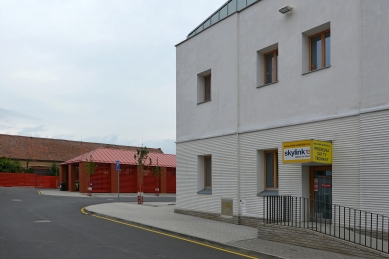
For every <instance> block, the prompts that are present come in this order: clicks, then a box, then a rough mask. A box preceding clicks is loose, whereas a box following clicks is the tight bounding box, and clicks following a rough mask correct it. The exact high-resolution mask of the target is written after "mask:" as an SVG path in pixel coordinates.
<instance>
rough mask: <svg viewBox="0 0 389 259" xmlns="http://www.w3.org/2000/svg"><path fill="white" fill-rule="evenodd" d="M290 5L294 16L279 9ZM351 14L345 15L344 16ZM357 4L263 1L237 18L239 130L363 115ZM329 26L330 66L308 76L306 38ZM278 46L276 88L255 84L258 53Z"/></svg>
mask: <svg viewBox="0 0 389 259" xmlns="http://www.w3.org/2000/svg"><path fill="white" fill-rule="evenodd" d="M287 4H289V5H292V6H293V7H294V10H293V11H292V12H291V13H290V14H285V15H282V14H280V13H279V12H278V9H279V8H280V7H282V6H284V5H287ZM345 10H347V11H345ZM359 13H360V12H359V4H358V2H356V1H353V0H345V1H338V0H328V1H306V0H296V1H293V3H291V2H290V1H269V0H263V1H260V2H258V3H257V4H255V5H253V6H252V7H250V8H248V9H247V10H245V11H243V12H241V13H239V35H238V36H239V72H240V74H239V131H240V132H242V131H248V130H256V129H264V128H270V127H275V126H282V125H290V124H296V123H301V122H307V121H313V120H318V119H323V118H328V117H336V116H342V115H346V114H350V113H357V112H358V111H359V85H360V84H359V78H360V76H359V64H360V48H359V45H358V41H359V38H360V26H359V25H360V22H359V20H360V17H359ZM326 23H330V29H331V66H330V67H329V68H327V69H322V70H319V71H316V72H312V73H308V74H305V75H303V73H306V72H307V70H308V68H307V67H306V68H305V67H304V66H307V65H308V64H307V62H306V60H305V59H307V60H308V44H307V42H304V41H308V38H307V37H306V35H304V34H303V33H305V32H307V31H309V30H311V29H313V28H315V27H318V26H321V25H323V24H326ZM273 44H278V51H279V52H278V53H279V54H278V81H279V82H278V83H276V84H271V85H267V86H264V87H260V88H257V87H258V86H260V85H263V84H264V82H263V81H262V82H257V76H256V74H257V73H263V67H258V65H257V59H258V58H259V59H263V55H262V54H259V55H257V52H258V51H261V50H262V49H265V48H267V47H269V46H271V45H273Z"/></svg>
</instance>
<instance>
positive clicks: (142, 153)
mask: <svg viewBox="0 0 389 259" xmlns="http://www.w3.org/2000/svg"><path fill="white" fill-rule="evenodd" d="M134 159H135V160H136V162H137V166H138V174H139V185H140V187H141V188H143V174H144V167H145V166H146V167H147V169H148V167H149V166H151V163H152V160H151V157H149V151H148V150H147V147H141V148H140V149H137V150H136V154H135V155H134Z"/></svg>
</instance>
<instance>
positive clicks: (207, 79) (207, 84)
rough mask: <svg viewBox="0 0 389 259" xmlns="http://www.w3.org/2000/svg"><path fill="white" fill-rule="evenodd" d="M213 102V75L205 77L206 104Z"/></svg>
mask: <svg viewBox="0 0 389 259" xmlns="http://www.w3.org/2000/svg"><path fill="white" fill-rule="evenodd" d="M210 100H211V75H207V76H204V102H206V101H210Z"/></svg>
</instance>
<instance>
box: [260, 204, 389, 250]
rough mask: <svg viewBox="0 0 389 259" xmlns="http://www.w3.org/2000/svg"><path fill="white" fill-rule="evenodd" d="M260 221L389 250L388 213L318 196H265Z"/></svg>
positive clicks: (376, 248)
mask: <svg viewBox="0 0 389 259" xmlns="http://www.w3.org/2000/svg"><path fill="white" fill-rule="evenodd" d="M263 222H264V223H266V224H277V225H283V226H292V227H297V228H306V229H310V230H313V231H317V232H320V233H323V234H326V235H330V236H333V237H336V238H339V239H342V240H346V241H349V242H352V243H355V244H359V245H362V246H366V247H369V248H372V249H375V250H378V251H381V252H385V253H389V242H388V241H389V217H388V216H384V215H379V214H376V213H371V212H367V211H363V210H358V209H353V208H350V207H345V206H340V205H336V204H332V203H327V202H324V201H319V200H311V199H307V198H302V197H293V196H266V197H264V199H263Z"/></svg>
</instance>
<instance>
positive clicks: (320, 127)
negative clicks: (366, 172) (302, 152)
mask: <svg viewBox="0 0 389 259" xmlns="http://www.w3.org/2000/svg"><path fill="white" fill-rule="evenodd" d="M239 138H240V139H239V144H240V146H239V150H240V156H239V160H240V165H239V168H240V178H239V179H240V185H241V187H240V198H241V199H245V200H246V206H247V212H248V213H249V214H251V215H256V216H258V217H261V216H262V198H261V197H257V196H256V194H257V184H260V185H263V184H264V179H263V176H262V175H259V176H257V172H258V169H257V164H256V163H257V158H256V155H257V150H266V149H274V148H278V167H279V194H280V195H292V196H297V197H306V198H308V197H309V192H308V197H307V192H306V189H307V188H309V186H303V184H306V183H307V177H308V179H309V176H307V175H306V174H305V175H303V174H304V173H307V172H304V170H303V168H302V166H301V164H283V163H282V154H281V150H282V142H284V141H295V140H302V139H320V140H331V141H333V163H332V185H333V188H332V195H333V203H335V204H342V206H349V207H352V208H359V186H360V179H359V173H358V172H359V116H352V117H347V118H341V119H334V120H326V121H320V122H315V123H307V124H300V125H296V126H289V127H280V128H275V129H269V130H262V131H255V132H251V133H245V134H239ZM257 177H260V178H261V179H259V181H258V182H257ZM308 181H309V180H308ZM304 190H305V191H304Z"/></svg>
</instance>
